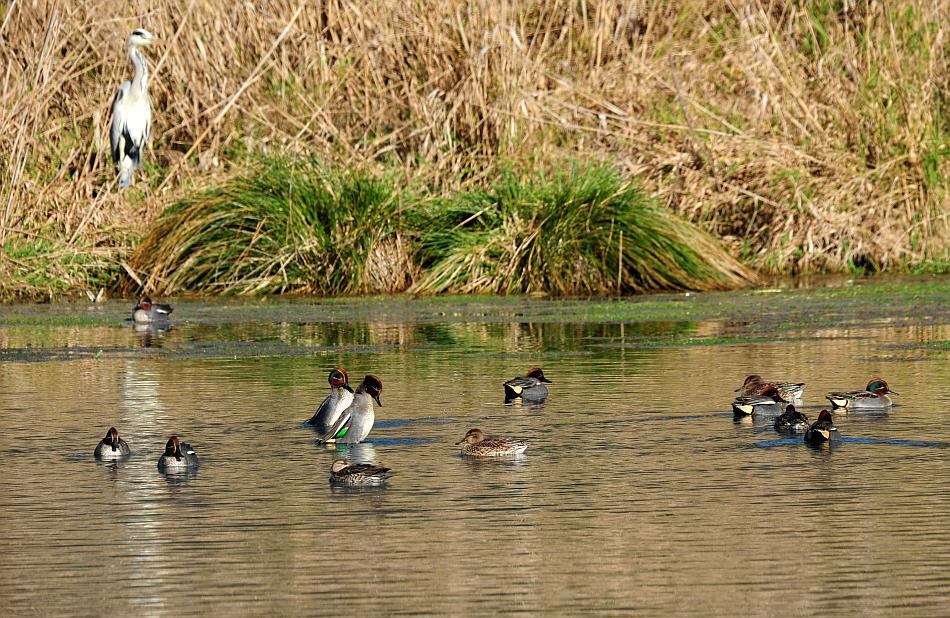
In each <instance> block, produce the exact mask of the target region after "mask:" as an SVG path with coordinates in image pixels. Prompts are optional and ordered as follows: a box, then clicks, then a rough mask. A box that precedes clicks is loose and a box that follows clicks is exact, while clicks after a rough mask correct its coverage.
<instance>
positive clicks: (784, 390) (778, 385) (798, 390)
mask: <svg viewBox="0 0 950 618" xmlns="http://www.w3.org/2000/svg"><path fill="white" fill-rule="evenodd" d="M769 387H774V388H775V389H776V390H777V391H778V392H779V394H780V395H781V396H782V398H783V399H785V400H787V401H791V400H793V399H801V398H802V394H804V392H805V383H804V382H766V381H765V380H763V379H762V376H760V375H758V374H752V375H750V376H746V379H745V382H743V383H742V386H740V387H739V388H737V389H736V391H735V392H737V393H739V396H740V397H748V396H750V395H761V394H763V393H762V391H765V390H768V389H769Z"/></svg>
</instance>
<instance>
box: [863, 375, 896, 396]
mask: <svg viewBox="0 0 950 618" xmlns="http://www.w3.org/2000/svg"><path fill="white" fill-rule="evenodd" d="M864 390H866V391H868V392H869V393H874V394H875V395H900V393H898V392H897V391H892V390H891V389H890V387H888V386H887V382H885V381H884V379H883V378H871V381H870V382H868V387H867V388H866V389H864Z"/></svg>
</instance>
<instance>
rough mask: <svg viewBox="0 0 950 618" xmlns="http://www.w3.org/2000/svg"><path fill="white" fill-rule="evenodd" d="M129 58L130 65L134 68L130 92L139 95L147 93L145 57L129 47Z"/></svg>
mask: <svg viewBox="0 0 950 618" xmlns="http://www.w3.org/2000/svg"><path fill="white" fill-rule="evenodd" d="M129 58H131V59H132V65H133V66H134V67H135V76H134V77H133V78H132V90H135V91H138V93H139V94H146V93H147V92H148V64H147V63H146V62H145V56H143V55H142V52H140V51H139V50H138V49H137V48H135V47H133V46H131V45H130V46H129Z"/></svg>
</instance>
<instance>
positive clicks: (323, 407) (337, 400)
mask: <svg viewBox="0 0 950 618" xmlns="http://www.w3.org/2000/svg"><path fill="white" fill-rule="evenodd" d="M327 381H328V382H329V383H330V394H329V395H327V397H326V399H324V400H323V403H321V404H320V407H319V408H317V411H316V412H314V414H313V416H312V417H310V420H308V421H307V423H306V424H307V425H313V426H314V427H317V428H319V429H320V431H327V430H328V429H330V427H332V426H333V424H334V423H336V421H337V419H339V418H340V415H341V414H343V411H344V410H346V409H347V408H349V407H350V404H351V403H353V389H352V388H350V384H349V381H350V376H349V374H347V373H346V371H345V370H343V369H342V368H340V367H334V368H333V369H332V370H331V371H330V377H329V378H327Z"/></svg>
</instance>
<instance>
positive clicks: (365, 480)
mask: <svg viewBox="0 0 950 618" xmlns="http://www.w3.org/2000/svg"><path fill="white" fill-rule="evenodd" d="M390 471H391V469H390V468H383V467H380V466H374V465H372V464H355V463H350V462H348V461H343V460H342V459H337V460H336V461H334V462H333V465H332V466H330V482H331V483H333V484H334V485H345V486H347V487H366V486H374V485H382V484H383V483H385V482H386V479H387V478H389V472H390Z"/></svg>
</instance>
